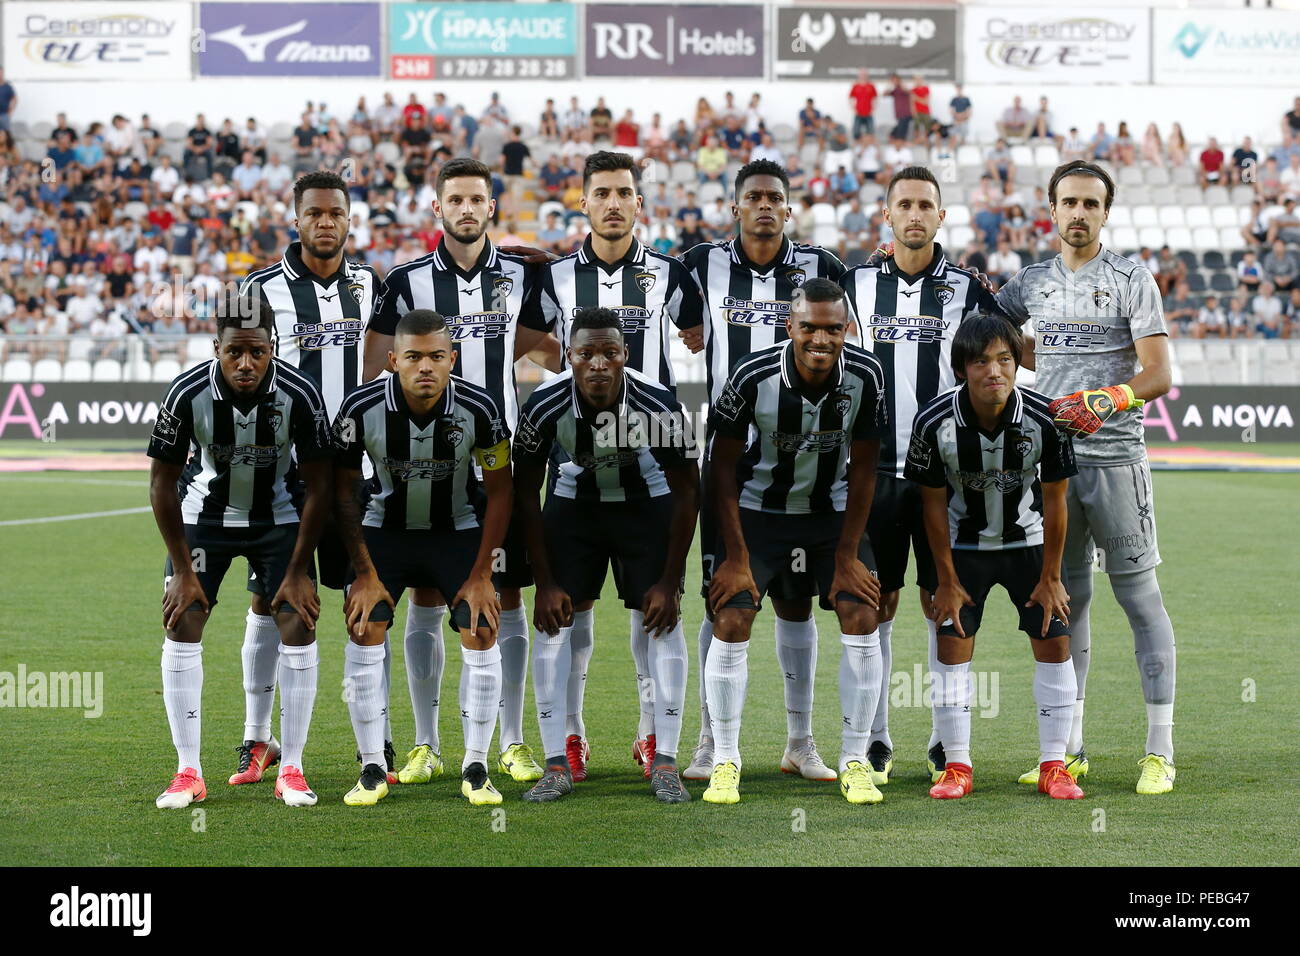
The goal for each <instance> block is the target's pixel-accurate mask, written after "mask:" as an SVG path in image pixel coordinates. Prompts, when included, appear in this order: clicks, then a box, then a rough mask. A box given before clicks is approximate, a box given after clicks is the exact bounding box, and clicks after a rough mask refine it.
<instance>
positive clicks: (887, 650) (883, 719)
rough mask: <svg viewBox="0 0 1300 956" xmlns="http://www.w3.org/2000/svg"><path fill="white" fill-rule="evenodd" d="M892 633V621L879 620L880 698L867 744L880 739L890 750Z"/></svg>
mask: <svg viewBox="0 0 1300 956" xmlns="http://www.w3.org/2000/svg"><path fill="white" fill-rule="evenodd" d="M893 635H894V622H893V621H881V622H880V700H879V701H877V702H876V715H875V717H873V718H872V720H871V739H870V740H868V741H867V743H868V745H870V744H874V743H875V742H876V741H880V742H881V743H883V744H884V745H885V746H886V747H888V748H889V749H890V750H893V749H894V741H893V739H891V738H890V736H889V679H890V677H892V676H893V670H894V649H893V646H892V644H891V643H890V638H891V637H893Z"/></svg>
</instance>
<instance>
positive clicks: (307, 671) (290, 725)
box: [279, 641, 320, 770]
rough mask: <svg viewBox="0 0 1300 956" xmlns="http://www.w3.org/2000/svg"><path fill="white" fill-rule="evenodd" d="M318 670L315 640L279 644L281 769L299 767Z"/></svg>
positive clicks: (309, 722)
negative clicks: (301, 644)
mask: <svg viewBox="0 0 1300 956" xmlns="http://www.w3.org/2000/svg"><path fill="white" fill-rule="evenodd" d="M319 670H320V646H319V645H318V644H317V643H316V642H315V641H312V642H311V643H310V644H306V645H304V646H302V647H291V646H289V645H288V644H281V645H280V669H279V676H280V736H281V738H283V740H282V743H281V746H282V750H281V753H280V769H281V770H283V769H284V768H285V767H297V768H298V769H299V770H301V769H302V752H303V750H304V749H305V748H306V746H307V731H308V730H309V729H310V728H311V712H312V709H313V708H314V707H315V706H316V677H317V674H318V672H319Z"/></svg>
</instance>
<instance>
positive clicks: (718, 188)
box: [695, 182, 727, 207]
mask: <svg viewBox="0 0 1300 956" xmlns="http://www.w3.org/2000/svg"><path fill="white" fill-rule="evenodd" d="M726 195H727V187H726V186H724V185H722V183H718V182H708V183H701V184H700V188H699V189H697V190H696V191H695V199H696V201H697V202H698V203H699V204H700V206H701V207H703V206H704V204H705V203H711V202H713V200H715V199H717V198H718V197H719V196H723V197H725V196H726Z"/></svg>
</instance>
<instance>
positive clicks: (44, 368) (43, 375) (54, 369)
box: [32, 358, 63, 382]
mask: <svg viewBox="0 0 1300 956" xmlns="http://www.w3.org/2000/svg"><path fill="white" fill-rule="evenodd" d="M32 381H33V382H61V381H63V363H62V362H60V361H59V360H58V359H52V358H43V359H37V361H36V367H35V368H33V369H32Z"/></svg>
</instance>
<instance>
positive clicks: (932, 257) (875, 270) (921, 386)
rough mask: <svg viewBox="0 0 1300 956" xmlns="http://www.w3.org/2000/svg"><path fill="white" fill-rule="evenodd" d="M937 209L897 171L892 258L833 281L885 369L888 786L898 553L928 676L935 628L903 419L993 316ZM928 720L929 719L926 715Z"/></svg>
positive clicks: (926, 185)
mask: <svg viewBox="0 0 1300 956" xmlns="http://www.w3.org/2000/svg"><path fill="white" fill-rule="evenodd" d="M944 213H945V210H944V208H943V197H942V195H941V194H940V189H939V183H938V181H937V180H935V178H934V174H933V173H932V172H930V170H928V169H926V168H925V167H924V166H909V167H907V168H905V169H900V170H899V171H898V172H897V173H895V174H894V176H893V178H892V179H891V180H890V181H889V187H888V188H887V189H886V191H885V221H886V222H888V223H889V225H890V227H891V228H892V229H893V231H894V237H895V238H894V242H893V244H892V256H875V257H873V258H872V259H871V260H869V261H868V262H867V263H864V264H862V265H859V266H855V267H854V268H852V269H850V270H849V271H848V272H847V273H845V275H844V277H843V279H842V280H841V282H840V284H841V285H843V286H844V290H845V292H847V293H848V297H849V303H850V304H851V305H852V307H853V309H854V311H855V312H856V313H857V315H858V318H859V320H860V321H861V323H862V328H863V333H864V335H865V336H866V337H867V338H868V340H869V343H868V348H870V349H871V351H872V352H874V353H875V356H876V358H878V359H880V363H881V365H882V366H883V367H884V370H885V399H886V402H887V404H888V410H889V430H888V431H887V433H886V434H885V437H884V440H883V441H882V442H881V449H880V466H879V467H880V474H879V475H878V476H877V479H876V495H875V499H874V500H873V502H872V506H871V518H870V520H869V521H868V523H867V531H868V534H869V535H870V537H871V547H872V550H873V551H874V552H875V555H876V560H877V561H879V562H880V568H879V570H880V590H881V602H880V653H881V658H882V660H883V661H884V666H883V674H884V677H883V680H884V684H883V686H882V687H881V692H880V699H879V703H878V704H877V707H876V713H875V716H874V718H873V720H872V725H871V745H870V748H869V749H868V751H867V760H868V763H870V765H871V775H872V779H873V781H874V782H875V784H876V786H883V785H884V784H886V783H888V782H889V775H890V773H891V772H892V770H893V764H894V749H893V748H894V744H893V741H892V740H891V739H890V736H889V677H890V673H891V671H892V664H893V654H892V649H891V642H890V637H891V635H892V632H893V627H894V616H895V615H896V614H897V612H898V599H899V594H900V593H901V591H902V587H903V584H904V575H905V573H906V571H907V562H908V552H909V550H911V551H913V552H914V553H915V555H916V583H917V584H918V585H919V586H920V598H921V609H922V613H923V614H925V615H926V617H925V620H926V628H927V630H928V632H929V655H928V656H929V668H930V671H931V672H932V673H933V672H934V671H935V666H934V665H935V663H936V661H937V660H938V658H937V657H936V656H935V655H936V646H937V645H936V630H935V623H934V621H932V620H931V619H930V618H929V616H928V612H929V609H930V607H931V605H932V604H933V600H934V599H933V595H934V593H935V588H936V587H937V586H938V578H937V577H936V574H935V567H934V561H933V559H932V558H931V554H930V547H929V544H928V543H927V541H926V533H925V522H924V520H923V515H922V508H921V498H920V489H919V487H918V486H917V485H916V484H914V483H913V482H911V481H908V480H907V479H905V478H904V476H903V468H904V463H905V461H904V460H905V457H906V454H907V448H908V443H909V442H910V441H911V437H912V422H913V420H914V419H915V418H916V413H917V411H919V410H920V409H922V408H925V407H926V406H927V405H928V404H929V403H930V402H931V401H933V400H934V398H935V396H936V395H938V394H940V393H941V392H945V391H947V390H948V389H950V388H952V387H954V386H955V385H956V384H957V383H956V379H955V377H954V373H953V368H952V364H951V362H950V360H949V357H950V355H951V352H952V341H953V336H955V335H956V333H957V329H958V327H959V326H960V325H961V324H962V323H963V322H965V321H966V320H968V319H970V318H972V317H973V316H975V315H978V314H980V312H982V311H992V312H997V311H999V310H998V308H997V304H996V302H994V300H993V296H992V294H991V293H989V292H988V291H987V290H986V289H984V287H983V286H982V285H981V284H980V283H979V282H978V281H977V279H976V277H975V275H974V274H973V273H972V272H969V271H967V270H965V269H960V268H958V267H957V266H955V265H953V263H952V262H950V261H949V260H948V257H947V254H946V252H945V251H944V249H943V247H942V246H940V245H939V244H938V243H937V242H935V241H934V237H935V234H936V233H937V232H938V231H939V227H940V226H941V225H942V224H943V220H944ZM932 717H933V713H932ZM928 746H929V754H928V758H929V762H930V765H931V767H930V771H931V776H932V778H933V779H937V778H938V775H939V774H941V773H942V772H943V769H944V756H943V745H942V744H941V743H940V741H939V733H938V730H937V725H934V726H932V728H931V736H930V742H929V745H928Z"/></svg>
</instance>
